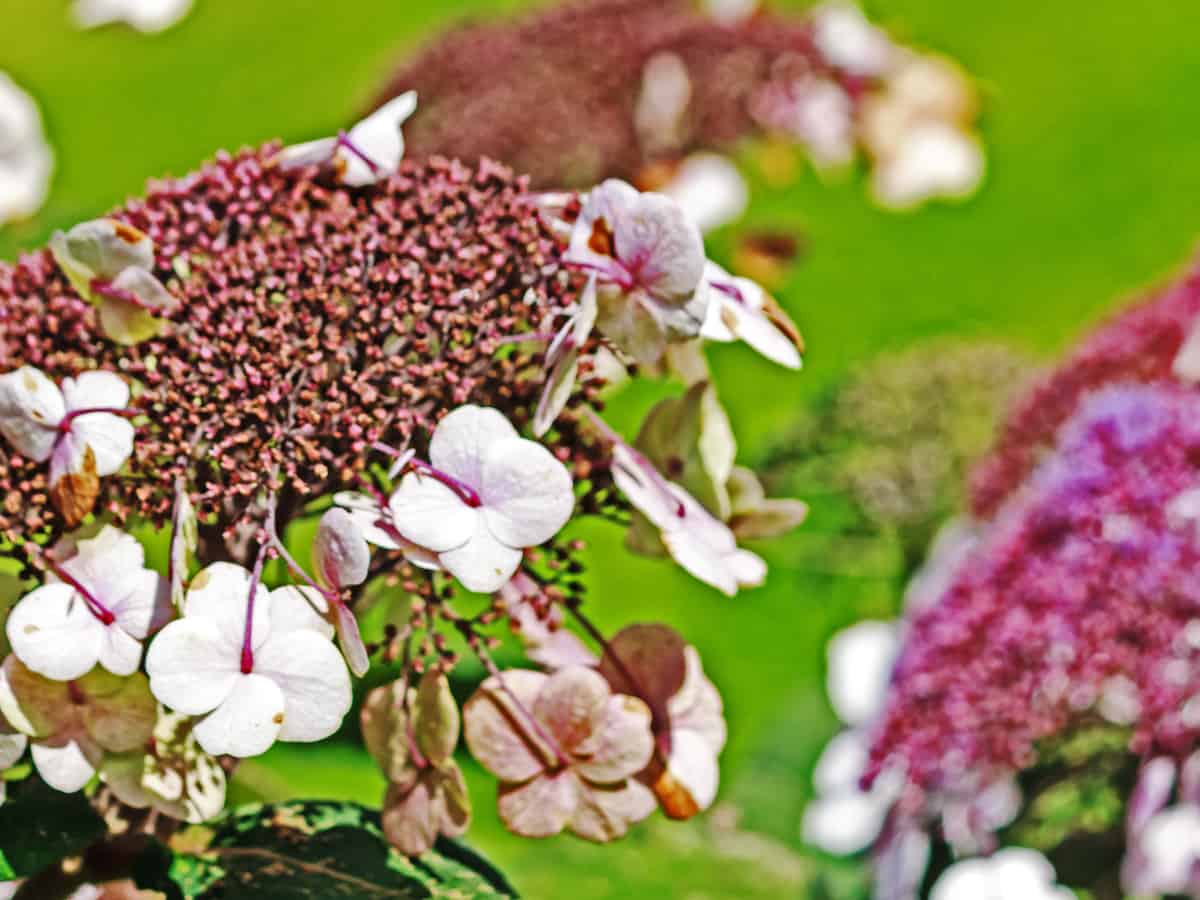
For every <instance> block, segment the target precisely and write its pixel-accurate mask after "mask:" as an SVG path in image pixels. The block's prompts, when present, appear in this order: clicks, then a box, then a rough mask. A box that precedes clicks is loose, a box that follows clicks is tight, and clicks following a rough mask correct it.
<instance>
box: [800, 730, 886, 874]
mask: <svg viewBox="0 0 1200 900" xmlns="http://www.w3.org/2000/svg"><path fill="white" fill-rule="evenodd" d="M868 754H869V750H868V747H867V736H866V734H864V733H863V732H862V731H858V730H849V731H843V732H841V733H839V734H837V735H835V736H834V737H833V738H832V739H831V740H830V741H829V743H828V744H826V745H825V749H824V750H822V751H821V756H820V758H819V759H818V760H817V765H816V768H815V769H814V770H813V787H814V788H815V790H816V797H815V798H814V799H813V800H812V802H811V803H809V804H808V806H806V807H805V808H804V818H803V820H802V823H801V833H802V834H803V836H804V840H805V841H806V842H808V843H810V844H812V845H813V846H815V847H820V848H821V849H822V850H824V851H825V852H826V853H833V854H835V855H838V856H847V855H850V854H854V853H861V852H862V851H863V850H865V849H866V848H867V847H869V846H870V845H871V844H872V843H873V842H874V841H875V839H876V838H877V837H878V836H879V833H880V830H881V829H882V828H883V823H884V820H885V819H886V818H887V814H888V811H889V810H890V809H891V808H892V806H893V805H894V804H895V802H896V798H897V797H898V796H899V793H900V789H901V787H902V786H903V779H902V778H900V777H898V775H897V773H896V772H895V770H888V771H885V772H883V773H882V774H881V775H880V776H879V777H878V778H877V779H875V783H874V784H873V785H872V786H871V789H870V790H863V789H862V788H861V787H860V786H859V779H860V778H861V777H862V775H863V772H864V771H865V770H866V767H867V758H868Z"/></svg>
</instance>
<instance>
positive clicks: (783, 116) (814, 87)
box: [770, 76, 855, 169]
mask: <svg viewBox="0 0 1200 900" xmlns="http://www.w3.org/2000/svg"><path fill="white" fill-rule="evenodd" d="M774 109H775V111H774V113H773V114H772V115H771V116H770V118H771V120H772V121H771V124H772V125H773V126H774V127H776V128H779V129H781V130H782V131H783V132H784V133H785V134H787V135H790V136H791V137H793V138H795V139H796V140H798V141H800V143H802V144H804V146H805V147H806V148H807V149H808V154H809V156H810V157H811V159H812V161H813V165H815V166H817V168H820V169H829V168H836V167H838V166H844V165H846V164H847V163H849V162H850V161H851V160H853V159H854V152H855V138H854V103H853V101H852V100H851V99H850V95H849V94H847V93H846V92H845V91H844V90H843V89H842V88H841V86H840V85H838V84H837V83H836V82H834V81H830V80H829V79H828V78H818V77H816V76H806V77H804V78H802V79H800V80H798V81H796V82H794V83H793V84H792V85H791V86H790V87H789V88H788V89H787V92H786V99H785V100H783V101H782V102H779V103H777V104H776V105H775V108H774Z"/></svg>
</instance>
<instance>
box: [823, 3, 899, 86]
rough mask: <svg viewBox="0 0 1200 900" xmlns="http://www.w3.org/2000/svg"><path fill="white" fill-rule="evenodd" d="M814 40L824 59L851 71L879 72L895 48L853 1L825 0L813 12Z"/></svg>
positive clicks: (880, 72) (876, 73)
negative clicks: (830, 0)
mask: <svg viewBox="0 0 1200 900" xmlns="http://www.w3.org/2000/svg"><path fill="white" fill-rule="evenodd" d="M812 19H813V43H814V44H815V45H816V47H817V50H818V51H820V53H821V55H822V56H824V57H825V60H826V61H827V62H828V63H830V64H832V65H834V66H836V67H837V68H839V69H845V70H846V71H847V72H849V73H850V74H852V75H867V76H870V75H880V74H882V73H883V72H885V71H886V70H887V69H888V67H889V66H890V65H891V64H892V61H893V59H894V58H895V54H896V48H895V46H894V45H893V44H892V42H891V40H889V39H888V36H887V34H886V33H885V32H884V31H883V29H881V28H876V27H875V26H874V25H872V24H871V23H870V22H869V21H868V20H867V17H866V16H864V15H863V12H862V10H861V9H859V8H858V7H857V6H855V5H854V4H853V3H841V2H836V0H835V2H833V3H825V4H822V5H821V6H818V7H817V8H816V9H815V10H813V13H812Z"/></svg>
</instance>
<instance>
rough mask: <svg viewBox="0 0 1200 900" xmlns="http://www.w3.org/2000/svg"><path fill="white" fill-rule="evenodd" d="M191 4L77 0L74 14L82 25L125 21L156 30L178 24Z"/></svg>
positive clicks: (186, 1)
mask: <svg viewBox="0 0 1200 900" xmlns="http://www.w3.org/2000/svg"><path fill="white" fill-rule="evenodd" d="M191 7H192V0H75V5H74V6H72V7H71V16H72V18H74V20H75V24H76V26H77V27H79V28H96V27H97V26H100V25H107V24H109V23H111V22H125V23H127V24H128V25H130V26H132V27H133V28H136V29H137V30H138V31H141V32H144V33H153V32H157V31H162V30H164V29H166V28H169V27H170V26H171V25H174V24H175V23H176V22H178V21H179V20H180V19H182V18H183V17H184V16H185V15H187V12H188V10H189V9H191Z"/></svg>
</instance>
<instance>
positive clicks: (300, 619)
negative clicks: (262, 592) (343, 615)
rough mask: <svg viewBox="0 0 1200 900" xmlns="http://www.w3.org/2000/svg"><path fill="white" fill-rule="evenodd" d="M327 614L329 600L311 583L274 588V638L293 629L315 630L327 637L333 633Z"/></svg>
mask: <svg viewBox="0 0 1200 900" xmlns="http://www.w3.org/2000/svg"><path fill="white" fill-rule="evenodd" d="M328 614H329V603H328V601H327V600H326V599H325V597H324V596H323V595H322V594H321V592H320V591H318V590H316V589H314V588H312V587H309V586H307V585H305V586H301V587H298V586H296V585H290V584H289V585H285V586H283V587H280V588H276V589H275V590H273V591H271V637H273V638H274V637H278V636H279V635H282V634H287V633H289V632H292V631H315V632H316V633H317V634H319V635H321V636H322V637H323V638H325V639H326V640H328V639H330V638H332V637H333V626H332V625H330V624H329V619H328V618H326V617H327V616H328Z"/></svg>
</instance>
